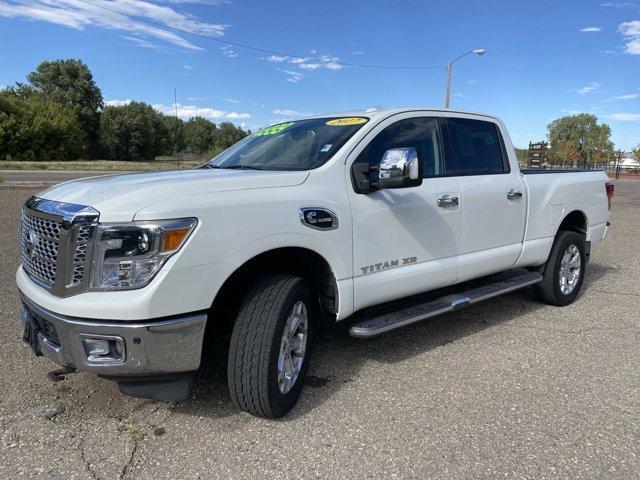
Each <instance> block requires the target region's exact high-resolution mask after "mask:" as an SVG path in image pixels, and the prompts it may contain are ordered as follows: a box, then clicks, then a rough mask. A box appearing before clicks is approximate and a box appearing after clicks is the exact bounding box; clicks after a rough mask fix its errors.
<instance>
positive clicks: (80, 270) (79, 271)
mask: <svg viewBox="0 0 640 480" xmlns="http://www.w3.org/2000/svg"><path fill="white" fill-rule="evenodd" d="M93 228H94V227H92V226H91V225H81V226H80V227H79V228H78V231H77V233H76V241H75V250H74V254H73V262H72V264H71V279H70V280H71V282H70V285H72V286H75V285H80V284H81V283H82V280H83V279H84V272H85V264H86V262H87V247H88V242H89V239H90V238H91V235H92V233H93Z"/></svg>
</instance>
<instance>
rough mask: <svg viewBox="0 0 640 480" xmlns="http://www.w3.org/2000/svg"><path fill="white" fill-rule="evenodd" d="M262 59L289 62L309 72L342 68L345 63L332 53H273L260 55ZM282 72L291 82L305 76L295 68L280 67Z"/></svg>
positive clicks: (296, 81)
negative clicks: (306, 55)
mask: <svg viewBox="0 0 640 480" xmlns="http://www.w3.org/2000/svg"><path fill="white" fill-rule="evenodd" d="M315 53H316V51H315V50H311V54H315ZM259 59H260V60H266V61H267V62H271V63H288V64H291V65H294V66H296V67H298V68H299V69H300V70H305V71H308V72H311V71H314V70H319V69H323V68H324V69H327V70H333V71H335V70H341V69H342V68H343V65H342V64H341V63H340V59H339V58H338V57H332V56H330V55H320V56H319V57H288V56H286V55H277V54H272V55H269V56H268V57H266V58H265V57H260V58H259ZM279 70H280V71H281V72H283V73H285V74H286V75H287V81H288V82H291V83H298V82H299V81H300V80H302V79H303V78H304V75H302V74H301V73H300V72H295V71H294V70H286V69H279Z"/></svg>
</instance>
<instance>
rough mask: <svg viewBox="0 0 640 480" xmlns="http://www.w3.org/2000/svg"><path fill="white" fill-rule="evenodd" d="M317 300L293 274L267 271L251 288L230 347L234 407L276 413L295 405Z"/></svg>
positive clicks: (269, 414) (259, 413) (260, 413)
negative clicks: (269, 273)
mask: <svg viewBox="0 0 640 480" xmlns="http://www.w3.org/2000/svg"><path fill="white" fill-rule="evenodd" d="M314 305H315V303H314V302H313V301H312V295H311V290H310V288H309V286H308V284H307V282H306V281H305V280H304V279H303V278H301V277H297V276H294V275H268V276H265V277H263V278H261V279H259V280H258V281H256V283H255V284H254V285H253V286H252V287H251V288H250V290H249V292H248V293H247V296H246V298H245V300H244V302H243V304H242V307H241V308H240V312H239V315H238V319H237V320H236V323H235V325H234V328H233V334H232V336H231V346H230V348H229V365H228V382H229V392H230V393H231V399H232V401H233V403H234V405H235V406H236V407H238V408H240V409H241V410H244V411H246V412H249V413H251V414H253V415H256V416H259V417H265V418H277V417H281V416H283V415H284V414H286V413H287V412H288V411H289V410H290V409H291V408H292V407H293V406H294V405H295V403H296V401H297V400H298V397H299V396H300V393H301V392H302V386H303V383H304V377H305V375H306V372H307V368H308V366H309V354H310V346H311V338H312V333H313V327H314V322H315V319H316V314H315V308H314Z"/></svg>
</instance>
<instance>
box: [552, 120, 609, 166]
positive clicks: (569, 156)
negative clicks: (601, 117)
mask: <svg viewBox="0 0 640 480" xmlns="http://www.w3.org/2000/svg"><path fill="white" fill-rule="evenodd" d="M547 130H548V137H549V142H550V143H551V160H552V161H554V162H555V163H560V162H566V161H568V162H575V163H595V162H603V161H606V160H607V159H608V158H613V143H612V142H611V127H609V125H607V124H604V123H602V124H598V118H597V117H596V116H595V115H590V114H587V113H580V114H578V115H569V116H566V117H562V118H558V119H556V120H554V121H553V122H551V123H550V124H549V125H547Z"/></svg>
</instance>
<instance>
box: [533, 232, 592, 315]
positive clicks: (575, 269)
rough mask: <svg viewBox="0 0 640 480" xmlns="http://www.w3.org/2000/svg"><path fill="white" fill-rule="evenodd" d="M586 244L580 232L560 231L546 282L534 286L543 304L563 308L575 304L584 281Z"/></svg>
mask: <svg viewBox="0 0 640 480" xmlns="http://www.w3.org/2000/svg"><path fill="white" fill-rule="evenodd" d="M586 265H587V262H586V255H585V243H584V239H583V237H582V236H580V235H579V234H577V233H576V232H570V231H564V230H563V231H560V232H558V236H557V237H556V239H555V241H554V242H553V247H551V253H550V254H549V259H548V260H547V263H546V265H545V270H544V278H543V279H542V281H541V282H540V283H537V284H536V285H534V290H535V292H536V294H537V296H538V298H539V299H540V300H542V301H543V302H545V303H548V304H549V305H556V306H559V307H563V306H565V305H569V304H570V303H573V302H574V301H575V299H576V298H577V296H578V294H579V293H580V288H581V287H582V281H583V280H584V272H585V267H586Z"/></svg>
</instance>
